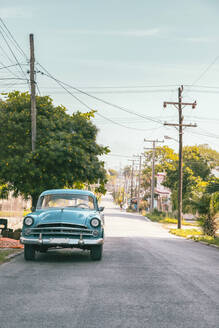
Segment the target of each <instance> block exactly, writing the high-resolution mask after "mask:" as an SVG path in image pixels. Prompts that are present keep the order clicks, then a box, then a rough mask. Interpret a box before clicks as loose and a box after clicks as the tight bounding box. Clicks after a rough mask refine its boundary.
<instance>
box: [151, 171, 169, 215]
mask: <svg viewBox="0 0 219 328" xmlns="http://www.w3.org/2000/svg"><path fill="white" fill-rule="evenodd" d="M165 175H166V173H165V172H159V173H158V174H157V175H156V178H157V183H156V187H155V195H156V198H155V202H154V205H155V206H154V207H155V208H157V209H158V211H162V212H171V211H172V205H171V191H170V189H169V188H167V187H164V186H163V184H162V183H163V181H164V179H165Z"/></svg>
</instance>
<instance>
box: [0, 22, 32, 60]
mask: <svg viewBox="0 0 219 328" xmlns="http://www.w3.org/2000/svg"><path fill="white" fill-rule="evenodd" d="M0 22H1V23H2V25H3V26H4V28H5V29H6V31H7V32H8V34H9V35H10V37H11V39H12V41H13V42H14V44H15V45H16V47H17V49H18V51H20V53H21V54H22V55H24V57H25V58H26V59H27V60H28V61H29V58H28V57H27V55H26V54H25V52H24V51H23V49H22V48H21V47H20V45H19V44H18V42H17V41H16V39H15V38H14V37H13V35H12V33H11V32H10V30H9V29H8V27H7V26H6V24H5V23H4V21H3V19H2V18H1V17H0Z"/></svg>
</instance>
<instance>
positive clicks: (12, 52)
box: [0, 26, 28, 81]
mask: <svg viewBox="0 0 219 328" xmlns="http://www.w3.org/2000/svg"><path fill="white" fill-rule="evenodd" d="M1 30H2V27H1V26H0V34H1V35H2V37H3V39H4V41H5V43H6V44H7V46H8V48H9V50H10V52H11V54H12V56H13V57H14V59H15V61H16V62H17V64H18V65H19V67H20V69H21V72H22V73H23V75H24V76H25V78H26V80H27V81H28V79H27V77H26V75H25V73H24V71H23V69H22V66H21V65H20V63H19V61H18V59H17V57H16V55H15V53H14V51H13V50H12V48H11V47H10V45H9V43H8V41H7V40H6V38H5V37H4V34H3V33H2V31H1ZM3 31H4V30H3Z"/></svg>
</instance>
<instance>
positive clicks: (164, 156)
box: [143, 145, 219, 210]
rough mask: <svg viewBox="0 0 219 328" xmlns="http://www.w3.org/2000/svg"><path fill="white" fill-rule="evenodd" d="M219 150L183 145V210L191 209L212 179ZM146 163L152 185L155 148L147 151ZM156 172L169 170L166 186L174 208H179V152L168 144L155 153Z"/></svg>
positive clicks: (147, 184)
mask: <svg viewBox="0 0 219 328" xmlns="http://www.w3.org/2000/svg"><path fill="white" fill-rule="evenodd" d="M218 156H219V153H218V152H217V151H215V150H212V149H211V148H209V147H207V146H205V145H201V146H186V147H184V148H183V209H184V210H189V204H190V199H191V197H193V196H195V194H197V195H198V194H199V195H200V194H201V193H202V192H203V191H204V190H205V188H206V186H207V185H208V181H209V180H210V179H211V168H212V167H215V166H216V165H217V163H218V162H217V158H218ZM145 157H146V163H147V165H146V166H145V169H144V171H143V173H144V175H143V178H144V184H145V185H146V186H149V185H150V177H151V159H152V151H149V152H146V153H145ZM155 162H156V165H155V171H156V173H157V172H163V171H165V172H166V178H165V182H164V185H165V186H166V187H168V188H170V190H171V191H172V201H173V208H177V192H178V183H179V171H178V154H176V153H175V152H174V151H173V149H171V148H169V147H167V146H164V147H157V149H156V152H155Z"/></svg>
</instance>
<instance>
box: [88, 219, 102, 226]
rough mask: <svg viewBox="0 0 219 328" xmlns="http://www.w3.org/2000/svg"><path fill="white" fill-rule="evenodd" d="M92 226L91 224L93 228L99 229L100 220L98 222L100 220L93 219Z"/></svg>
mask: <svg viewBox="0 0 219 328" xmlns="http://www.w3.org/2000/svg"><path fill="white" fill-rule="evenodd" d="M90 224H91V226H92V227H94V228H97V227H99V225H100V220H98V219H92V220H91V221H90Z"/></svg>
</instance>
